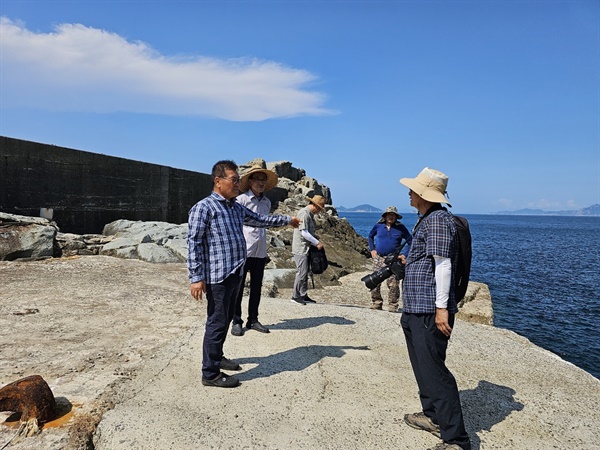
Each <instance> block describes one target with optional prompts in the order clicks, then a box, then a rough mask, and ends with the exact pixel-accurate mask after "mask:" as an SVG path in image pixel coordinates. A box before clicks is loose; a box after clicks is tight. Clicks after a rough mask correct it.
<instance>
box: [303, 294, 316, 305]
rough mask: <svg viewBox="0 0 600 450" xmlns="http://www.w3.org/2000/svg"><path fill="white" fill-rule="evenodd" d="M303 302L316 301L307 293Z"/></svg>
mask: <svg viewBox="0 0 600 450" xmlns="http://www.w3.org/2000/svg"><path fill="white" fill-rule="evenodd" d="M304 303H317V302H316V301H315V300H313V299H312V298H310V297H309V296H308V295H305V296H304Z"/></svg>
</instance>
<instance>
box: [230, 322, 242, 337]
mask: <svg viewBox="0 0 600 450" xmlns="http://www.w3.org/2000/svg"><path fill="white" fill-rule="evenodd" d="M231 334H232V335H234V336H243V335H244V329H243V328H242V324H241V323H234V324H233V325H231Z"/></svg>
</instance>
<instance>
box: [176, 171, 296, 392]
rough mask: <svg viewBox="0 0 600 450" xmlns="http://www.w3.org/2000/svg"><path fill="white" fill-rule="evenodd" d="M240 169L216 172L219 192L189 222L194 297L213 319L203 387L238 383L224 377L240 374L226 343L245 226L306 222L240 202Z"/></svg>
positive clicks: (202, 203)
mask: <svg viewBox="0 0 600 450" xmlns="http://www.w3.org/2000/svg"><path fill="white" fill-rule="evenodd" d="M237 169H238V166H237V165H236V164H235V163H234V162H233V161H229V160H223V161H219V162H217V163H216V164H215V165H214V166H213V169H212V179H213V192H212V193H211V194H210V195H209V196H208V197H206V198H205V199H203V200H200V201H199V202H198V203H196V204H195V205H194V206H193V207H192V209H191V210H190V212H189V220H188V236H187V242H188V259H187V266H188V276H189V279H190V283H191V284H190V292H191V294H192V297H194V298H195V299H196V300H201V299H202V295H203V294H204V293H206V300H207V314H206V328H205V332H204V342H203V351H202V384H203V385H205V386H217V387H235V386H238V385H239V380H238V378H236V377H234V376H229V375H227V374H226V373H223V372H221V369H224V370H240V369H241V367H240V366H239V364H238V363H237V362H235V361H232V360H230V359H227V358H225V357H224V356H223V344H224V343H225V338H226V336H227V330H228V329H229V324H230V323H231V321H232V319H233V315H234V311H235V304H236V298H237V293H238V290H239V289H240V286H241V279H242V274H243V267H244V262H245V261H246V240H245V238H244V233H243V226H244V224H247V225H250V226H253V227H262V228H269V227H281V226H284V225H288V224H289V225H291V226H293V227H295V228H296V227H298V225H299V224H300V220H299V219H298V218H296V217H290V216H269V215H262V214H258V213H255V212H253V211H251V210H249V209H248V208H246V207H245V206H242V205H241V204H239V203H237V202H236V200H235V197H236V196H237V195H238V194H239V193H240V177H239V175H238V172H237Z"/></svg>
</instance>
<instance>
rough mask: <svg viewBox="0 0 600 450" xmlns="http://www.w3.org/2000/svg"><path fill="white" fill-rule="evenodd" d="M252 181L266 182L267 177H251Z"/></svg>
mask: <svg viewBox="0 0 600 450" xmlns="http://www.w3.org/2000/svg"><path fill="white" fill-rule="evenodd" d="M250 181H256V182H257V183H266V182H267V179H266V178H250Z"/></svg>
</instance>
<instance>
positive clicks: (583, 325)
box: [340, 213, 600, 378]
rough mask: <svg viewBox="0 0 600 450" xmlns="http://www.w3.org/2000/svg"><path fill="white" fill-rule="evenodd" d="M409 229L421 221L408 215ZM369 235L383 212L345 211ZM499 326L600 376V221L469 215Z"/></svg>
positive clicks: (475, 266)
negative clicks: (599, 328)
mask: <svg viewBox="0 0 600 450" xmlns="http://www.w3.org/2000/svg"><path fill="white" fill-rule="evenodd" d="M403 215H404V218H403V219H402V222H403V223H404V224H405V225H406V226H407V228H408V229H409V230H411V229H412V227H413V226H414V224H415V222H416V221H417V215H416V214H413V213H408V214H403ZM340 217H346V218H347V219H348V222H349V223H350V224H351V225H352V226H353V227H354V229H355V230H356V231H357V233H358V234H360V235H361V236H364V237H367V235H368V233H369V231H370V230H371V227H372V226H373V224H374V223H375V222H376V221H377V220H378V219H379V217H380V213H340ZM465 217H466V218H467V219H468V220H469V223H470V226H471V234H472V236H473V262H472V268H471V280H473V281H479V282H481V283H485V284H487V285H488V286H489V288H490V292H491V294H492V302H493V304H494V325H495V326H496V327H501V328H507V329H509V330H512V331H515V332H516V333H519V334H520V335H522V336H525V337H526V338H528V339H529V340H530V341H532V342H533V343H535V344H536V345H538V346H540V347H543V348H545V349H547V350H550V351H552V352H554V353H556V354H557V355H559V356H560V357H561V358H563V359H564V360H566V361H570V362H571V363H573V364H575V365H577V366H579V367H581V368H582V369H584V370H586V371H588V372H589V373H591V374H592V375H594V376H595V377H596V378H600V333H599V332H598V329H597V324H598V323H600V294H599V292H598V291H599V289H600V217H559V216H500V215H465Z"/></svg>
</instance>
